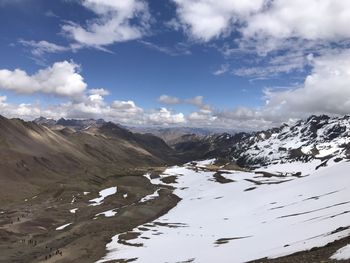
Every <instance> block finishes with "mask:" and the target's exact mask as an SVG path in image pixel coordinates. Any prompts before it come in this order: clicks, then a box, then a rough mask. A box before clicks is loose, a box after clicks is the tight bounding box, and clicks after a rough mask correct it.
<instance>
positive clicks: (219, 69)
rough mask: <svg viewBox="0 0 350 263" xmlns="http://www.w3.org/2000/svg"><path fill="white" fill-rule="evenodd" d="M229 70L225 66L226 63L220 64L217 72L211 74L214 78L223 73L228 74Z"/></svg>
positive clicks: (228, 66) (227, 65)
mask: <svg viewBox="0 0 350 263" xmlns="http://www.w3.org/2000/svg"><path fill="white" fill-rule="evenodd" d="M229 70H230V65H229V64H227V63H225V64H222V65H221V66H220V68H218V69H217V70H215V71H214V72H213V75H215V76H220V75H223V74H225V73H226V72H228V71H229Z"/></svg>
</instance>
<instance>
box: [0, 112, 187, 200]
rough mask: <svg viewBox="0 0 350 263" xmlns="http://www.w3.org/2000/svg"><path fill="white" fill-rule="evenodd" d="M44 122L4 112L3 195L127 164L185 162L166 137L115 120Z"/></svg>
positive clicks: (0, 145)
mask: <svg viewBox="0 0 350 263" xmlns="http://www.w3.org/2000/svg"><path fill="white" fill-rule="evenodd" d="M40 121H41V123H42V124H38V122H39V120H36V121H35V122H25V121H23V120H20V119H7V118H5V117H0V167H1V170H0V184H1V185H6V189H3V190H2V191H1V194H0V199H11V198H15V199H17V198H22V196H24V195H26V194H28V193H30V192H35V191H38V190H40V188H41V187H42V186H45V185H46V184H48V183H53V182H56V181H62V180H70V179H77V180H82V181H84V182H86V181H89V180H91V179H92V178H94V177H96V176H97V177H108V176H109V175H111V174H113V173H120V172H121V171H122V170H123V169H124V170H125V169H136V168H137V167H152V166H164V165H171V164H175V163H179V162H180V161H179V158H178V156H177V155H176V152H175V151H174V150H173V149H172V148H170V147H169V146H168V145H167V144H166V143H165V142H164V141H163V140H162V139H160V138H158V137H156V136H154V135H151V134H135V133H132V132H130V131H128V130H126V129H124V128H122V127H121V126H119V125H116V124H114V123H111V122H104V121H101V120H97V121H91V120H87V121H73V120H68V121H66V120H59V121H57V122H56V123H55V124H53V122H52V121H51V120H48V121H45V123H43V121H44V120H43V119H41V120H40ZM49 124H50V125H49ZM51 124H53V125H51ZM62 124H65V125H66V126H63V125H62ZM83 127H85V128H83Z"/></svg>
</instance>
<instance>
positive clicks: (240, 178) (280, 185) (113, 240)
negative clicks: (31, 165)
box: [0, 159, 350, 263]
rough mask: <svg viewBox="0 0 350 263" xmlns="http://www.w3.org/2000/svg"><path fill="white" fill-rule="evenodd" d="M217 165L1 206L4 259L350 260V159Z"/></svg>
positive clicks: (67, 188) (67, 189)
mask: <svg viewBox="0 0 350 263" xmlns="http://www.w3.org/2000/svg"><path fill="white" fill-rule="evenodd" d="M214 162H215V160H207V161H202V162H192V163H188V164H186V165H184V166H181V167H178V166H175V167H171V168H166V169H165V168H164V169H161V168H160V169H157V170H156V171H155V170H149V171H146V170H145V171H139V172H138V174H144V176H130V175H128V176H116V177H111V178H109V179H108V180H106V181H104V182H103V183H101V184H100V186H99V187H96V188H95V189H82V187H81V186H80V187H79V186H78V184H76V185H75V184H71V185H64V186H60V187H56V189H55V190H53V189H52V191H48V192H45V193H41V194H40V195H38V196H32V197H28V198H27V199H26V200H24V201H23V203H22V204H20V205H18V206H17V207H16V209H13V207H12V208H5V209H2V210H0V237H1V239H0V250H1V251H2V253H1V254H0V262H59V263H62V262H98V263H100V262H141V263H142V262H144V263H150V262H152V263H157V262H159V263H163V262H200V263H206V262H224V263H225V262H230V263H235V262H248V261H251V262H286V263H288V262H334V261H336V260H341V259H344V260H345V261H349V260H350V255H349V251H348V250H349V249H348V247H346V246H347V245H348V244H350V239H349V236H350V196H349V190H350V180H349V175H348V171H349V170H350V162H347V161H338V162H337V161H335V160H333V159H331V160H329V161H328V162H327V164H325V165H323V166H322V167H319V165H320V163H321V162H320V161H318V160H315V161H314V162H311V163H301V162H300V163H299V162H296V163H288V164H276V165H271V166H269V167H265V168H261V169H258V170H254V171H237V170H230V168H232V167H229V166H225V165H223V166H218V165H216V164H215V163H214ZM316 167H319V168H317V169H316ZM97 188H98V189H97ZM327 244H328V245H327ZM309 250H310V251H309ZM302 251H304V252H302ZM305 251H306V252H305Z"/></svg>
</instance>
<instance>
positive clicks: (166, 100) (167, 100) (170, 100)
mask: <svg viewBox="0 0 350 263" xmlns="http://www.w3.org/2000/svg"><path fill="white" fill-rule="evenodd" d="M158 101H159V102H160V103H163V104H168V105H171V104H179V103H181V100H180V99H179V98H177V97H173V96H169V95H161V96H160V97H159V98H158Z"/></svg>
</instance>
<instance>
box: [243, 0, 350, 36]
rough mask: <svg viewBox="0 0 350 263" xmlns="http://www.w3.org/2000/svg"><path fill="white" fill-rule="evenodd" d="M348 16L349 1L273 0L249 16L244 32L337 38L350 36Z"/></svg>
mask: <svg viewBox="0 0 350 263" xmlns="http://www.w3.org/2000/svg"><path fill="white" fill-rule="evenodd" d="M349 17H350V2H349V1H343V0H308V1H304V0H294V1H289V0H274V1H272V2H271V3H270V5H269V8H267V9H265V10H262V11H261V12H259V13H257V14H254V15H252V16H251V17H250V18H249V20H248V24H247V26H246V27H245V28H244V29H243V34H244V35H245V36H246V37H256V36H259V35H267V36H271V37H273V38H277V39H280V38H284V39H285V38H292V37H296V38H302V39H309V40H331V41H335V40H339V39H344V38H349V37H350V32H349V30H348V21H349Z"/></svg>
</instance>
